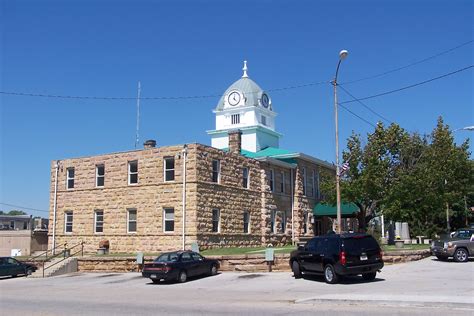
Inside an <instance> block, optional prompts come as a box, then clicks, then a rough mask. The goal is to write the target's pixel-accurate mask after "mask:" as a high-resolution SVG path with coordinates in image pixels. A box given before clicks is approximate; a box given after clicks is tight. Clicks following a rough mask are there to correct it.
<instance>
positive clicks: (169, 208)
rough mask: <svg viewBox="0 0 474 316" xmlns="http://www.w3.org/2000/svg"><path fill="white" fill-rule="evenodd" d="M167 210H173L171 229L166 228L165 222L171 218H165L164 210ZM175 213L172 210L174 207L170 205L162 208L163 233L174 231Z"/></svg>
mask: <svg viewBox="0 0 474 316" xmlns="http://www.w3.org/2000/svg"><path fill="white" fill-rule="evenodd" d="M167 210H172V211H173V230H166V222H171V220H166V211H167ZM175 215H176V214H175V212H174V208H172V207H165V208H164V209H163V232H164V233H167V234H169V233H174V228H175V226H176V225H175V224H176V221H175Z"/></svg>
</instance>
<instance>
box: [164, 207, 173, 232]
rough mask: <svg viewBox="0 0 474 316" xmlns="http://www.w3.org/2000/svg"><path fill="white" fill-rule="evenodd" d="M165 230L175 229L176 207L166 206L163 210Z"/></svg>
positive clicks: (171, 230)
mask: <svg viewBox="0 0 474 316" xmlns="http://www.w3.org/2000/svg"><path fill="white" fill-rule="evenodd" d="M163 231H164V232H165V233H167V232H173V231H174V209H173V208H165V209H164V210H163Z"/></svg>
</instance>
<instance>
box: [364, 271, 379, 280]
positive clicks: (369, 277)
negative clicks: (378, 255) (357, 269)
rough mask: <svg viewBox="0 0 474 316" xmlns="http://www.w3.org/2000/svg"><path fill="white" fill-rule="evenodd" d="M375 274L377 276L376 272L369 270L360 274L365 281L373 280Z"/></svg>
mask: <svg viewBox="0 0 474 316" xmlns="http://www.w3.org/2000/svg"><path fill="white" fill-rule="evenodd" d="M375 276H377V272H371V273H364V274H362V277H363V278H364V280H366V281H373V280H375Z"/></svg>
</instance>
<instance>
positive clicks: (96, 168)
mask: <svg viewBox="0 0 474 316" xmlns="http://www.w3.org/2000/svg"><path fill="white" fill-rule="evenodd" d="M99 167H103V168H104V175H103V176H99ZM99 177H101V178H103V179H104V185H98V183H99ZM104 186H105V164H98V165H95V187H96V188H103V187H104Z"/></svg>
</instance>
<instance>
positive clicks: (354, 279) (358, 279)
mask: <svg viewBox="0 0 474 316" xmlns="http://www.w3.org/2000/svg"><path fill="white" fill-rule="evenodd" d="M303 279H305V280H309V281H315V282H321V283H326V281H324V276H322V275H305V276H303ZM382 281H385V279H382V278H378V277H377V278H375V280H373V281H366V280H364V279H363V278H362V276H357V275H356V276H343V277H341V276H340V279H339V282H338V283H337V284H342V285H351V284H360V283H375V282H382Z"/></svg>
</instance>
